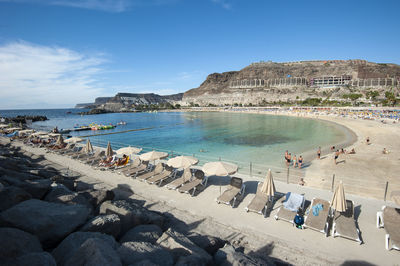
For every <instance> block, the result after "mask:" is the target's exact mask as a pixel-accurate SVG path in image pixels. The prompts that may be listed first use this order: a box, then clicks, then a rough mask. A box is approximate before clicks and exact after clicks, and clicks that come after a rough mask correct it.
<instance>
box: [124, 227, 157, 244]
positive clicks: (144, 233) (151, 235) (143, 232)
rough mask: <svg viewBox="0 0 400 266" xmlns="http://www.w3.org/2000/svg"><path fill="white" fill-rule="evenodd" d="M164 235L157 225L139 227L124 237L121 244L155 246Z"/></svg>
mask: <svg viewBox="0 0 400 266" xmlns="http://www.w3.org/2000/svg"><path fill="white" fill-rule="evenodd" d="M162 233H163V232H162V230H161V228H160V227H159V226H157V225H155V224H144V225H138V226H135V227H134V228H132V229H131V230H129V231H128V232H127V233H126V234H125V235H124V236H122V237H121V240H120V241H119V242H120V243H124V242H150V243H152V244H155V243H156V242H157V239H158V238H160V236H161V235H162Z"/></svg>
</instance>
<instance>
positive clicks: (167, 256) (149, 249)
mask: <svg viewBox="0 0 400 266" xmlns="http://www.w3.org/2000/svg"><path fill="white" fill-rule="evenodd" d="M118 254H119V256H120V258H121V260H122V263H123V264H124V265H129V264H133V263H136V262H139V261H142V260H149V261H151V262H152V263H154V264H157V265H173V264H174V259H173V256H172V255H171V253H170V252H169V251H167V250H165V249H164V248H162V247H160V246H156V245H154V244H151V243H148V242H125V243H123V244H122V245H121V247H120V248H119V249H118Z"/></svg>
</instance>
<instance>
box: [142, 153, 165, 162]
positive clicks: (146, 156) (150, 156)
mask: <svg viewBox="0 0 400 266" xmlns="http://www.w3.org/2000/svg"><path fill="white" fill-rule="evenodd" d="M165 157H168V153H166V152H161V151H150V152H146V153H143V154H142V155H140V156H139V158H140V160H142V161H155V160H158V159H163V158H165Z"/></svg>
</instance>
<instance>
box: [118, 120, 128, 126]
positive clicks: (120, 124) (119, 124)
mask: <svg viewBox="0 0 400 266" xmlns="http://www.w3.org/2000/svg"><path fill="white" fill-rule="evenodd" d="M124 125H126V122H125V121H121V122H118V123H117V126H124Z"/></svg>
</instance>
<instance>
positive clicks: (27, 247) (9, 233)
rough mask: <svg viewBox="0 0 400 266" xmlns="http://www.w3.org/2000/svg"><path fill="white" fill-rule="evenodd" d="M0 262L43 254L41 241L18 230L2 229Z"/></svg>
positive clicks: (0, 229) (0, 234) (0, 235)
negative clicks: (35, 253)
mask: <svg viewBox="0 0 400 266" xmlns="http://www.w3.org/2000/svg"><path fill="white" fill-rule="evenodd" d="M0 239H1V241H0V262H1V261H3V260H8V259H13V258H16V257H19V256H21V255H23V254H27V253H30V252H41V251H43V250H42V246H41V245H40V242H39V239H38V238H37V237H36V236H34V235H31V234H29V233H27V232H24V231H22V230H19V229H16V228H8V227H1V228H0Z"/></svg>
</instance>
